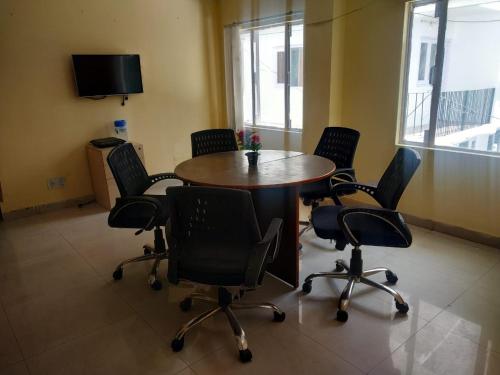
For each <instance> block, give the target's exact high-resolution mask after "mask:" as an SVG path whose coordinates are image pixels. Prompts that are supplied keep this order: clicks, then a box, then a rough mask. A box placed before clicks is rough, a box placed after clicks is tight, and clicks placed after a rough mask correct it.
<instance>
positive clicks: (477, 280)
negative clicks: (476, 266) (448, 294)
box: [431, 261, 500, 321]
mask: <svg viewBox="0 0 500 375" xmlns="http://www.w3.org/2000/svg"><path fill="white" fill-rule="evenodd" d="M499 262H500V261H499ZM499 262H497V263H494V264H493V265H491V266H490V268H489V269H488V270H487V271H485V272H484V273H483V274H482V275H481V276H479V277H478V278H477V279H476V280H475V281H473V282H471V283H469V285H468V287H467V288H465V290H464V291H463V292H462V293H460V294H459V295H458V296H457V297H455V299H454V300H453V301H451V302H450V303H448V304H447V305H446V306H445V308H444V309H443V310H442V311H440V312H439V313H438V314H437V315H436V316H435V317H434V318H433V319H435V318H436V317H437V316H438V315H440V314H441V313H442V312H443V311H445V310H446V309H447V308H448V307H450V306H451V305H453V304H454V303H455V302H456V301H457V300H458V299H459V298H461V297H462V296H464V295H465V294H466V293H467V292H468V291H470V290H472V288H474V287H476V284H477V283H478V282H479V280H481V279H482V278H483V277H484V276H486V275H487V274H488V273H489V272H490V271H491V270H492V269H493V268H495V266H496V265H497V264H498V263H499ZM433 319H431V321H432V320H433Z"/></svg>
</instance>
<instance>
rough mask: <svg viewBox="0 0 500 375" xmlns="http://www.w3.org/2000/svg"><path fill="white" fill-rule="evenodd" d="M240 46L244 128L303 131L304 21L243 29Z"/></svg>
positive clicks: (240, 32) (240, 30) (240, 34)
mask: <svg viewBox="0 0 500 375" xmlns="http://www.w3.org/2000/svg"><path fill="white" fill-rule="evenodd" d="M239 43H240V48H239V51H240V55H239V56H238V57H239V64H240V67H241V68H240V70H241V75H240V76H239V77H236V78H237V79H239V80H240V81H241V86H242V89H241V93H242V107H243V108H242V112H243V123H244V125H245V126H264V127H272V128H278V129H293V130H301V129H302V95H303V87H302V86H303V71H304V69H303V59H304V57H303V56H304V54H303V23H302V21H299V20H294V21H289V22H283V23H282V24H273V25H272V26H260V27H251V28H245V27H240V28H239ZM233 63H234V62H233ZM233 79H234V77H233ZM236 94H237V93H236ZM236 101H237V99H236Z"/></svg>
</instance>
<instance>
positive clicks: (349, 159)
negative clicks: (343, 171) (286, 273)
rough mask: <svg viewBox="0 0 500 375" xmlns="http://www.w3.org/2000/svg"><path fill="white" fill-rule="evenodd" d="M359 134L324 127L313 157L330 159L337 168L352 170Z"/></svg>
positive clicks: (352, 130)
mask: <svg viewBox="0 0 500 375" xmlns="http://www.w3.org/2000/svg"><path fill="white" fill-rule="evenodd" d="M358 141H359V132H358V131H357V130H354V129H350V128H343V127H336V126H335V127H334V126H331V127H326V128H325V130H323V134H322V135H321V138H320V139H319V143H318V146H316V150H315V151H314V155H318V156H322V157H324V158H327V159H330V160H331V161H333V162H334V163H335V166H336V167H337V168H352V163H353V161H354V154H355V153H356V147H357V146H358Z"/></svg>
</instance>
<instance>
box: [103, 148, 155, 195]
mask: <svg viewBox="0 0 500 375" xmlns="http://www.w3.org/2000/svg"><path fill="white" fill-rule="evenodd" d="M108 164H109V168H110V169H111V173H113V177H114V178H115V181H116V184H117V185H118V190H120V195H121V196H122V197H127V196H131V195H142V194H143V193H144V192H145V191H146V190H147V188H148V187H149V186H150V181H149V176H148V173H147V172H146V168H144V165H143V164H142V162H141V159H140V158H139V155H137V152H136V151H135V149H134V146H132V144H131V143H124V144H122V145H120V146H117V147H115V148H114V149H113V150H111V152H110V153H109V155H108Z"/></svg>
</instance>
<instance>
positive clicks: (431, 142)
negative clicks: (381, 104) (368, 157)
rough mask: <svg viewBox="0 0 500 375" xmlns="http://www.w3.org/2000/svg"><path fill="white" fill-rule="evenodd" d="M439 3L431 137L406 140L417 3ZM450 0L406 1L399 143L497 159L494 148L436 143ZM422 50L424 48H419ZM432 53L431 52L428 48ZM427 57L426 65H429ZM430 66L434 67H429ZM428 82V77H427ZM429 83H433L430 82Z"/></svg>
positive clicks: (437, 9)
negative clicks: (478, 148)
mask: <svg viewBox="0 0 500 375" xmlns="http://www.w3.org/2000/svg"><path fill="white" fill-rule="evenodd" d="M429 4H435V6H436V13H437V14H439V25H438V35H437V43H435V42H432V43H435V44H436V57H435V65H434V66H435V68H434V77H433V82H432V85H431V86H432V94H431V108H430V119H429V130H428V136H427V137H425V136H424V139H423V142H414V141H409V140H405V139H404V135H405V126H406V113H407V106H408V81H409V72H410V57H411V47H412V43H411V40H412V30H413V15H412V14H413V10H414V8H415V7H416V6H422V5H429ZM447 13H448V0H418V1H408V2H407V3H406V9H405V29H404V31H403V37H404V43H403V49H402V58H401V60H402V69H401V75H400V95H399V106H398V126H397V127H398V129H397V131H396V145H398V146H412V147H415V148H421V149H427V150H442V151H451V152H458V153H464V154H472V155H484V156H490V157H495V158H500V154H498V153H496V152H492V151H481V150H471V149H467V148H461V147H452V146H440V145H436V144H435V137H436V124H437V116H438V109H439V99H440V95H441V84H442V75H443V67H444V56H445V49H446V45H447V41H446V23H447V17H448V14H447ZM419 43H429V42H428V41H423V40H422V41H420V42H419ZM432 43H430V44H429V45H428V47H427V49H428V50H429V49H431V48H432ZM419 53H420V50H419ZM427 54H430V51H427ZM427 60H428V59H426V65H427V63H428V62H427ZM429 69H430V66H429ZM424 81H425V80H424ZM424 81H418V83H421V84H424ZM427 83H429V82H427Z"/></svg>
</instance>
